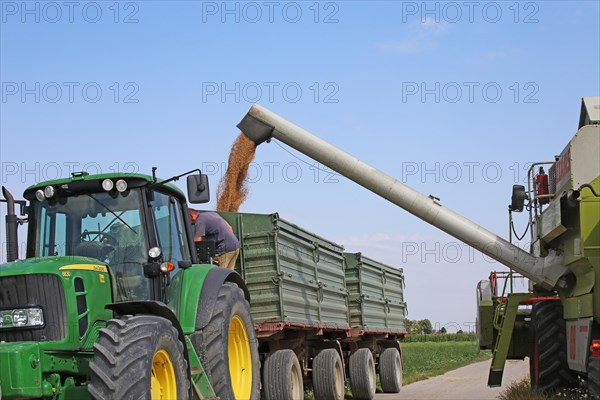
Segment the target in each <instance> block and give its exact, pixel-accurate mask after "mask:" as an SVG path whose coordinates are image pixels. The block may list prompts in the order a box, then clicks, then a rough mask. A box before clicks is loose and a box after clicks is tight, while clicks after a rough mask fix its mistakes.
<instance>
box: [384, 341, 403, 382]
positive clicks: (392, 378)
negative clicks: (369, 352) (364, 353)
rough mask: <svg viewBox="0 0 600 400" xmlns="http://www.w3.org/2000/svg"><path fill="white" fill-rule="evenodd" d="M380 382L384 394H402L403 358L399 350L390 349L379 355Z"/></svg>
mask: <svg viewBox="0 0 600 400" xmlns="http://www.w3.org/2000/svg"><path fill="white" fill-rule="evenodd" d="M379 380H380V381H381V389H382V390H383V392H384V393H400V389H402V358H401V357H400V352H398V350H397V349H395V348H393V347H388V348H387V349H385V350H383V351H382V352H381V354H380V355H379Z"/></svg>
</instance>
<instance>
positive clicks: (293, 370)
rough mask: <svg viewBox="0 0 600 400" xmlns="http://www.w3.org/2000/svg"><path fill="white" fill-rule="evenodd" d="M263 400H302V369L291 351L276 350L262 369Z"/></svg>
mask: <svg viewBox="0 0 600 400" xmlns="http://www.w3.org/2000/svg"><path fill="white" fill-rule="evenodd" d="M263 380H264V382H263V385H264V386H263V389H264V393H265V400H303V399H304V384H303V380H302V369H301V368H300V363H299V362H298V357H296V354H295V353H294V351H293V350H277V351H275V352H274V353H271V354H270V355H269V356H268V357H267V359H266V360H265V365H264V367H263Z"/></svg>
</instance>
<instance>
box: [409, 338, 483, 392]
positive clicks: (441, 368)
mask: <svg viewBox="0 0 600 400" xmlns="http://www.w3.org/2000/svg"><path fill="white" fill-rule="evenodd" d="M402 351H403V354H404V377H403V382H402V383H403V384H404V385H407V384H409V383H412V382H416V381H420V380H423V379H427V378H430V377H432V376H436V375H440V374H443V373H445V372H447V371H451V370H453V369H456V368H459V367H462V366H464V365H468V364H471V363H473V362H476V361H482V360H486V359H489V358H491V357H492V354H491V352H490V351H488V350H486V351H480V350H479V349H478V348H477V343H476V342H472V341H468V342H465V341H446V342H414V343H402Z"/></svg>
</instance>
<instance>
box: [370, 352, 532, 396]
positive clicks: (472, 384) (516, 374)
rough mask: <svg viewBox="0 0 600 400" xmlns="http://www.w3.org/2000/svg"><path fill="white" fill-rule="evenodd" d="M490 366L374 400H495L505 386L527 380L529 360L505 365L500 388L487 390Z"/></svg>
mask: <svg viewBox="0 0 600 400" xmlns="http://www.w3.org/2000/svg"><path fill="white" fill-rule="evenodd" d="M490 362H491V360H489V361H482V362H478V363H474V364H470V365H467V366H466V367H462V368H459V369H455V370H454V371H450V372H447V373H445V374H444V375H440V376H436V377H434V378H429V379H427V380H424V381H419V382H415V383H411V384H410V385H406V386H404V387H402V391H401V392H400V393H398V394H384V393H378V394H377V395H375V400H392V399H394V400H395V399H401V400H468V399H473V400H475V399H476V400H487V399H495V398H497V397H498V395H499V394H500V392H502V391H503V390H504V389H506V388H507V387H508V385H509V384H510V383H511V382H513V381H515V380H520V379H522V378H523V377H525V376H527V374H528V373H529V360H528V359H525V361H518V360H517V361H513V360H509V361H507V362H506V367H505V368H504V377H503V379H502V387H499V388H488V387H487V378H488V372H489V370H490Z"/></svg>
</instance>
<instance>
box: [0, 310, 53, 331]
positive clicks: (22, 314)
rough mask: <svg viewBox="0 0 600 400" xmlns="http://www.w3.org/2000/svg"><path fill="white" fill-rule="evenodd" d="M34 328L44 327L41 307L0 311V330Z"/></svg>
mask: <svg viewBox="0 0 600 400" xmlns="http://www.w3.org/2000/svg"><path fill="white" fill-rule="evenodd" d="M36 326H39V327H42V326H44V312H43V311H42V308H41V307H29V308H12V309H4V310H0V329H8V328H29V327H36Z"/></svg>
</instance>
